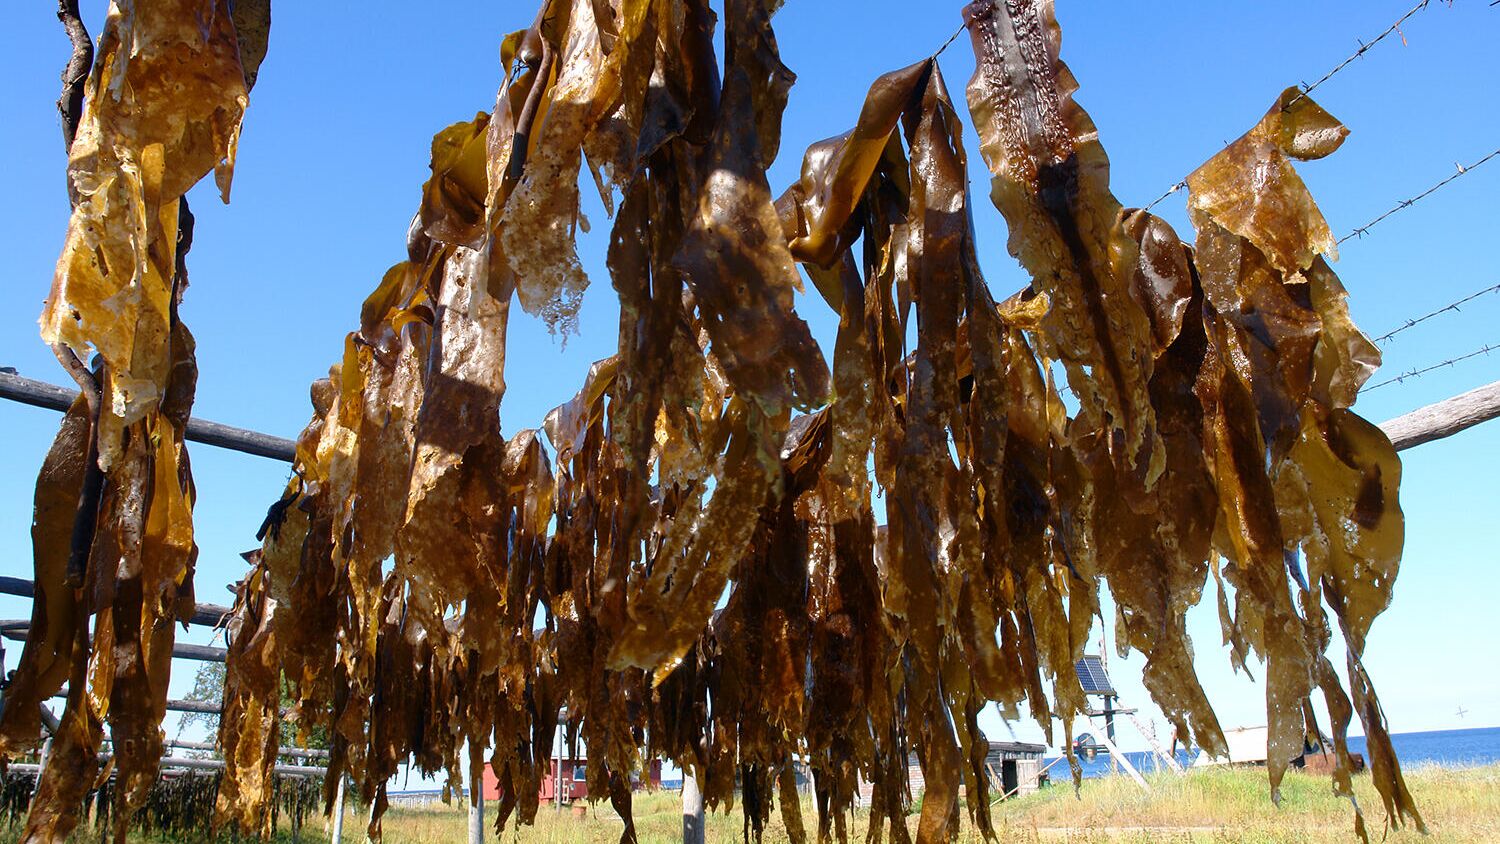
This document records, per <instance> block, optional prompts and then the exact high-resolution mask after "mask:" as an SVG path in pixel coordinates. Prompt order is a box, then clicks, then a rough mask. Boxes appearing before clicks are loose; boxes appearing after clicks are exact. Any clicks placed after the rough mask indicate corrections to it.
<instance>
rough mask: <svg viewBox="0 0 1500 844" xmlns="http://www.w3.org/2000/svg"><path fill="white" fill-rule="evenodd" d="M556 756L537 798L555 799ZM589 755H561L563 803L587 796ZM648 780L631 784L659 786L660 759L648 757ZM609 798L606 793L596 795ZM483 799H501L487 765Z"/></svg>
mask: <svg viewBox="0 0 1500 844" xmlns="http://www.w3.org/2000/svg"><path fill="white" fill-rule="evenodd" d="M557 764H558V760H557V757H555V756H554V757H553V758H551V759H549V760H548V764H547V775H546V776H544V777H542V784H541V787H540V788H539V789H538V790H537V797H538V798H539V799H540V800H541V801H542V802H543V803H552V802H554V801H555V800H556V799H557V784H558V778H557ZM587 765H588V758H587V756H586V754H585V753H584V752H583V750H582V749H581V748H580V750H579V752H578V755H577V756H564V757H563V759H562V802H564V803H571V802H572V801H574V800H583V799H586V798H587V797H588V796H589V785H588V782H587V781H586V780H585V776H586V774H587V770H588V767H587ZM647 774H649V782H648V781H643V780H642V779H641V778H640V776H639V775H637V776H636V779H635V780H634V782H633V783H632V785H633V786H634V788H635V790H636V791H639V790H641V789H642V788H661V762H660V761H659V760H655V759H653V760H651V764H650V766H649V767H648V768H647ZM599 796H600V797H601V798H602V797H608V795H603V794H601V795H599ZM484 799H485V800H499V799H500V783H499V782H498V781H497V780H496V779H495V772H494V771H493V770H491V769H490V767H489V766H488V765H486V766H485V768H484Z"/></svg>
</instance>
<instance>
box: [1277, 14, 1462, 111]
mask: <svg viewBox="0 0 1500 844" xmlns="http://www.w3.org/2000/svg"><path fill="white" fill-rule="evenodd" d="M1431 2H1432V0H1422V2H1420V3H1418V4H1417V5H1415V6H1413V7H1411V9H1409V10H1408V11H1407V13H1406V14H1404V15H1402V16H1401V17H1399V18H1397V19H1396V22H1395V23H1393V24H1391V25H1390V26H1389V27H1387V28H1386V30H1385V31H1384V32H1382V33H1380V34H1379V35H1377V36H1375V39H1374V40H1373V41H1371V42H1370V43H1368V44H1366V43H1365V42H1363V41H1359V39H1355V40H1356V41H1357V42H1358V43H1359V49H1358V50H1355V51H1354V54H1353V55H1351V56H1349V58H1347V59H1344V60H1343V61H1341V62H1339V63H1338V64H1336V65H1334V66H1333V70H1330V71H1328V72H1327V73H1325V74H1323V78H1321V79H1319V80H1318V81H1317V82H1314V83H1313V84H1311V85H1308V84H1307V83H1305V82H1304V83H1303V84H1302V90H1301V91H1299V92H1298V93H1297V96H1295V97H1292V98H1291V100H1289V101H1287V104H1286V105H1284V106H1282V110H1283V111H1285V110H1286V109H1288V108H1291V107H1292V105H1293V104H1294V103H1296V102H1297V101H1299V100H1302V99H1304V98H1305V97H1306V96H1307V95H1308V94H1311V93H1312V92H1313V91H1314V90H1315V89H1316V88H1317V87H1318V86H1319V85H1322V84H1323V83H1324V82H1327V81H1328V80H1330V79H1332V78H1333V77H1334V75H1335V74H1337V73H1338V72H1339V71H1341V70H1343V69H1344V68H1346V67H1348V66H1349V65H1350V64H1352V63H1353V62H1354V60H1355V59H1360V58H1364V55H1365V53H1366V52H1368V51H1369V49H1370V48H1371V47H1374V46H1375V45H1376V44H1379V43H1380V42H1381V41H1384V40H1385V38H1386V36H1388V35H1390V34H1391V33H1393V32H1400V31H1401V24H1403V23H1406V21H1407V19H1408V18H1410V17H1411V16H1412V15H1415V14H1416V13H1417V12H1420V11H1422V10H1423V9H1425V8H1427V4H1429V3H1431ZM1448 5H1449V6H1452V5H1453V0H1448ZM1401 41H1402V43H1403V44H1404V43H1405V42H1406V36H1404V35H1403V36H1402V37H1401Z"/></svg>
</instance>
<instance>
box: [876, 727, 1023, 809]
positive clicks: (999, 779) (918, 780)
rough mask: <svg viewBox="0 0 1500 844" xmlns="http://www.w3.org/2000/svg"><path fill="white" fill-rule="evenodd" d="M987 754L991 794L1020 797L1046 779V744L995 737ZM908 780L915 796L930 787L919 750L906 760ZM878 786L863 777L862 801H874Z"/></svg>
mask: <svg viewBox="0 0 1500 844" xmlns="http://www.w3.org/2000/svg"><path fill="white" fill-rule="evenodd" d="M989 746H990V749H989V752H988V753H986V754H985V757H984V765H985V769H986V770H987V771H988V773H989V779H990V798H991V799H995V798H997V797H1005V796H1008V797H1016V796H1019V795H1022V794H1031V793H1032V792H1034V791H1036V790H1037V788H1039V787H1040V786H1041V784H1042V783H1043V782H1044V781H1045V776H1046V775H1045V774H1043V773H1042V755H1043V754H1044V753H1046V752H1047V746H1046V745H1045V744H1030V743H1028V742H1023V741H992V742H989ZM906 780H907V784H908V785H909V786H910V788H911V793H912V796H914V797H915V796H917V795H919V794H921V793H922V792H923V791H924V790H926V788H927V779H926V777H924V776H923V775H922V766H921V764H920V763H919V762H918V761H917V754H915V753H912V754H911V755H910V756H908V757H907V760H906ZM873 793H874V786H873V785H872V784H871V783H870V782H869V781H868V780H866V779H865V778H864V777H860V778H859V789H858V794H859V803H860V805H863V806H868V805H870V799H871V797H872V795H873Z"/></svg>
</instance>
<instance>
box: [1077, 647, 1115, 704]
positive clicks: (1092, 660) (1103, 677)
mask: <svg viewBox="0 0 1500 844" xmlns="http://www.w3.org/2000/svg"><path fill="white" fill-rule="evenodd" d="M1074 668H1075V669H1076V670H1077V671H1078V682H1079V683H1082V684H1083V692H1084V694H1090V695H1110V696H1114V694H1115V687H1114V684H1113V683H1111V682H1110V681H1109V674H1108V673H1106V672H1105V670H1104V659H1103V658H1102V657H1099V656H1095V655H1093V654H1088V655H1086V656H1084V658H1083V659H1080V660H1078V662H1076V663H1074Z"/></svg>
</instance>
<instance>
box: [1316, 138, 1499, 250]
mask: <svg viewBox="0 0 1500 844" xmlns="http://www.w3.org/2000/svg"><path fill="white" fill-rule="evenodd" d="M1496 156H1500V149H1496V150H1495V151H1494V152H1492V153H1490V154H1489V155H1486V156H1485V157H1484V158H1481V159H1479V160H1478V161H1476V162H1474V163H1473V164H1470V165H1469V166H1468V167H1465V166H1463V165H1462V164H1460V165H1458V170H1457V171H1456V172H1454V173H1453V174H1452V175H1450V176H1449V177H1448V178H1446V179H1444V180H1442V181H1441V182H1438V183H1437V184H1435V185H1433V186H1432V187H1430V188H1428V189H1427V190H1424V191H1422V192H1421V193H1419V194H1417V195H1416V196H1414V197H1412V198H1411V199H1403V200H1401V201H1400V202H1398V203H1396V205H1395V206H1394V207H1393V208H1391V210H1389V211H1387V212H1385V213H1384V214H1381V215H1380V216H1379V217H1376V218H1375V219H1373V220H1371V221H1370V222H1368V223H1365V224H1364V225H1362V226H1360V227H1358V228H1356V229H1355V230H1354V231H1351V232H1349V233H1348V234H1346V235H1344V236H1343V237H1341V238H1339V241H1338V242H1339V243H1343V242H1344V241H1346V240H1349V239H1350V238H1354V237H1364V236H1365V235H1366V234H1367V233H1369V231H1370V229H1371V228H1372V227H1373V226H1374V225H1375V224H1376V223H1378V222H1380V221H1381V220H1384V219H1385V218H1386V217H1389V216H1391V215H1392V214H1394V213H1396V212H1397V211H1401V210H1403V209H1405V208H1410V207H1411V206H1412V205H1414V204H1416V203H1417V202H1418V201H1420V200H1423V199H1426V198H1427V197H1428V196H1430V195H1432V194H1433V193H1436V192H1437V190H1438V188H1441V187H1442V186H1443V185H1446V184H1448V183H1449V182H1451V181H1453V180H1454V179H1457V178H1458V177H1459V176H1462V175H1465V174H1466V173H1471V172H1473V171H1474V170H1475V168H1477V167H1479V166H1481V165H1483V164H1484V163H1485V162H1486V161H1489V160H1490V159H1492V158H1494V157H1496Z"/></svg>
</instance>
